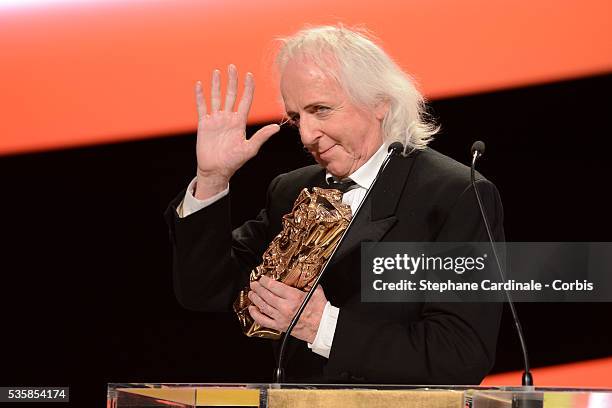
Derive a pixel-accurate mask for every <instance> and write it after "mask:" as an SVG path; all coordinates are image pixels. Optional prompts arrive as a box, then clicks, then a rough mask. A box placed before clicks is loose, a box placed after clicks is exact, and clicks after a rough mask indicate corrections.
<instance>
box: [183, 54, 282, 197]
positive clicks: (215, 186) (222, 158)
mask: <svg viewBox="0 0 612 408" xmlns="http://www.w3.org/2000/svg"><path fill="white" fill-rule="evenodd" d="M227 71H228V81H227V89H226V95H225V100H224V105H223V107H222V106H221V72H220V71H219V70H215V71H214V72H213V74H212V84H211V92H210V94H211V95H210V110H207V106H206V99H205V97H204V91H203V87H202V83H201V82H200V81H198V82H197V83H196V86H195V94H196V103H197V108H198V138H197V143H196V156H197V161H198V170H197V184H196V191H195V197H196V198H197V199H200V200H203V199H206V198H209V197H212V196H213V195H215V194H217V193H219V192H221V191H223V190H224V189H225V187H226V186H227V184H228V182H229V179H230V178H231V177H232V175H233V174H234V173H235V172H236V171H237V170H238V169H239V168H240V167H242V165H244V163H246V162H247V161H248V160H249V159H251V158H252V157H253V156H255V155H256V154H257V152H258V151H259V148H260V147H261V145H262V144H264V143H265V142H266V141H267V140H268V139H269V138H270V136H272V135H273V134H275V133H276V132H278V130H279V126H278V125H275V124H273V125H268V126H264V127H263V128H261V129H259V130H258V131H257V133H255V134H254V135H253V136H252V137H251V138H250V139H249V140H247V138H246V124H247V118H248V114H249V110H250V109H251V103H252V101H253V93H254V91H255V82H254V80H253V74H251V73H250V72H249V73H247V74H246V77H245V81H244V91H243V93H242V98H240V102H239V103H238V109H237V110H236V111H234V105H235V103H236V97H237V90H238V72H237V70H236V67H235V66H234V65H230V66H229V67H228V69H227Z"/></svg>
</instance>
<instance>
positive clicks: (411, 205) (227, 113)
mask: <svg viewBox="0 0 612 408" xmlns="http://www.w3.org/2000/svg"><path fill="white" fill-rule="evenodd" d="M277 65H278V69H279V73H280V78H281V81H280V89H281V93H282V98H283V101H284V104H285V109H286V112H287V117H288V121H290V122H291V123H292V124H294V125H295V126H296V127H297V128H298V129H299V133H300V137H301V140H302V142H303V144H304V147H305V148H306V149H308V151H309V152H310V153H311V154H312V156H313V157H314V159H315V160H316V162H317V164H316V165H313V166H308V167H305V168H301V169H298V170H295V171H293V172H290V173H287V174H283V175H280V176H278V177H276V178H275V179H274V180H273V181H272V183H271V185H270V187H269V189H268V195H267V204H266V207H265V208H264V209H262V210H261V212H260V213H259V215H258V217H257V218H256V219H254V220H252V221H249V222H247V223H245V224H244V225H242V226H241V227H239V228H237V229H236V230H234V231H233V232H232V231H231V228H230V225H231V224H230V215H229V197H228V185H229V181H230V179H231V177H232V175H233V174H234V173H235V172H236V170H238V169H239V168H240V167H241V166H242V165H243V164H244V163H245V162H246V161H247V160H249V159H250V158H252V157H254V156H255V155H256V154H257V152H258V150H259V148H260V146H261V145H262V144H263V143H264V142H265V141H266V140H268V139H269V138H270V137H271V136H272V135H273V134H274V133H276V132H277V131H278V129H279V126H278V125H268V126H265V127H263V128H262V129H260V130H259V131H258V132H257V133H255V134H254V135H253V136H252V137H251V138H250V139H248V140H247V139H246V133H245V128H246V123H247V115H248V112H249V108H250V105H251V101H252V98H253V92H254V80H253V77H252V75H251V74H247V75H246V78H245V82H244V92H243V96H242V98H241V99H240V101H239V103H238V107H237V110H236V111H235V110H234V105H235V101H236V95H237V90H238V85H237V83H238V74H237V70H236V68H235V67H234V66H231V65H230V66H229V68H228V83H227V94H226V95H225V98H224V99H223V98H222V96H221V92H220V82H221V79H220V72H219V71H215V72H214V73H213V77H212V86H211V97H210V105H207V104H206V102H205V98H204V96H203V89H202V85H201V84H200V83H198V84H197V85H196V96H197V105H198V111H199V122H198V136H197V146H196V153H197V164H198V166H197V177H196V178H195V179H194V180H193V181H192V182H191V183H190V184H189V186H188V188H187V190H186V191H185V192H184V193H181V194H180V195H179V197H177V199H176V200H174V201H173V202H172V203H171V204H170V207H169V209H168V212H167V213H166V217H167V220H168V223H169V225H170V229H171V237H172V241H173V246H174V273H175V290H176V294H177V297H178V299H179V300H180V302H181V303H182V304H183V305H184V306H185V307H188V308H191V309H195V310H203V311H213V310H214V311H218V310H230V309H231V305H232V302H233V301H234V299H235V298H236V296H237V294H238V293H239V291H240V289H241V288H242V287H244V286H245V285H247V284H248V282H249V272H250V271H251V270H252V269H253V268H254V267H255V266H257V265H258V264H259V263H260V262H261V256H262V254H263V252H264V251H265V249H266V248H267V246H268V245H269V243H270V242H271V241H272V239H273V238H274V237H275V236H276V235H277V234H278V233H279V232H280V230H281V219H282V216H283V215H284V214H287V213H289V212H291V209H292V205H293V202H294V200H295V199H296V197H297V196H298V194H299V192H300V191H301V190H302V189H303V188H304V187H307V188H310V187H315V186H318V187H326V186H327V182H328V181H329V180H349V179H350V180H351V181H352V182H354V183H355V186H354V188H352V189H351V190H349V191H347V192H346V193H344V195H343V196H342V201H343V202H344V203H346V204H348V205H350V206H351V209H352V210H353V211H355V210H356V208H357V207H358V205H359V204H360V202H361V200H362V199H363V198H364V196H365V192H366V190H367V189H368V188H369V187H370V186H371V185H372V182H373V180H374V178H375V176H376V173H377V172H378V170H379V168H380V166H381V164H382V162H383V160H384V157H385V154H386V146H388V145H389V144H390V143H391V142H393V141H401V142H402V143H404V144H405V145H406V150H407V151H408V152H409V154H407V155H406V157H401V158H397V159H393V160H392V161H391V162H390V163H389V165H388V166H387V167H386V168H385V170H384V172H383V173H382V176H381V178H380V179H379V180H378V181H377V183H376V185H375V186H373V190H372V193H371V195H370V196H369V198H368V199H367V200H366V202H364V203H363V206H362V208H361V210H360V212H359V214H358V220H356V221H355V225H354V227H353V228H352V229H351V231H350V233H349V234H348V235H347V237H346V240H345V242H344V243H343V244H342V245H345V246H346V249H345V250H344V251H343V252H342V255H341V256H339V257H338V259H332V263H331V269H330V270H329V271H328V273H327V274H326V276H325V277H324V278H323V280H322V284H321V287H319V288H318V289H317V290H316V292H315V293H314V295H313V297H312V299H311V301H310V303H309V304H308V306H307V308H306V309H305V312H304V314H303V315H302V317H301V319H300V321H299V322H298V324H297V325H296V327H295V329H294V330H293V332H292V336H293V338H292V342H291V343H290V348H289V355H288V358H289V361H288V365H287V370H286V372H287V376H288V378H289V379H290V380H293V381H302V382H337V383H348V382H369V383H411V384H478V383H479V382H480V381H481V380H482V378H483V377H484V376H485V375H486V373H487V372H488V370H489V369H490V368H491V366H492V364H493V361H494V357H495V346H496V341H497V333H498V328H499V318H500V313H501V306H500V305H499V304H486V305H484V304H471V303H453V304H446V303H433V302H425V303H362V302H361V301H360V272H359V271H360V264H359V261H360V245H359V243H360V242H362V241H390V242H393V241H409V242H421V241H427V242H434V241H440V242H445V241H447V242H458V241H464V242H465V241H486V231H485V228H484V225H483V224H482V222H481V220H480V215H479V212H478V207H477V204H476V201H475V198H474V192H473V191H472V188H471V186H470V181H469V169H468V168H466V167H465V166H463V165H461V164H459V163H457V162H455V161H453V160H452V159H450V158H448V157H445V156H443V155H441V154H439V153H437V152H435V151H433V150H431V149H430V148H428V147H427V143H428V141H429V140H431V137H432V135H433V134H434V133H435V132H436V128H435V127H434V126H432V125H431V124H428V123H427V122H426V121H425V120H424V114H423V107H424V105H423V98H422V97H421V95H420V94H419V93H418V91H417V90H416V89H415V87H414V85H413V84H412V82H411V80H410V78H409V77H408V76H407V75H406V74H405V73H404V72H402V71H401V70H400V69H399V68H398V66H397V65H396V64H395V63H394V62H393V61H392V60H391V59H390V57H389V56H387V54H385V52H384V51H382V50H381V49H380V48H379V47H378V46H377V45H375V44H374V43H373V42H372V41H371V40H369V39H367V38H366V37H365V36H363V35H361V34H359V33H356V32H354V31H351V30H348V29H346V28H341V27H318V28H313V29H307V30H304V31H301V32H299V33H297V34H296V35H295V36H293V37H290V38H288V39H286V40H284V42H283V45H282V47H281V49H280V52H279V54H278V57H277ZM479 190H480V193H481V195H482V196H483V201H484V205H485V207H486V210H487V211H488V213H489V216H490V217H491V222H492V228H493V230H494V235H495V237H496V238H497V239H503V226H502V207H501V202H500V199H499V195H498V193H497V190H496V189H495V187H494V186H493V185H492V184H491V183H490V182H488V181H486V180H485V179H482V178H481V179H479ZM250 288H251V291H250V292H249V294H248V297H249V299H250V300H251V302H252V304H253V305H252V306H250V307H249V313H250V315H251V317H252V318H253V320H254V321H255V322H257V323H259V324H261V325H262V326H264V327H268V328H273V329H278V330H281V331H283V330H285V329H286V328H287V326H288V324H289V321H290V320H291V318H292V316H293V314H294V313H295V311H296V310H297V308H298V307H299V305H300V303H301V301H302V299H303V298H304V296H305V294H304V292H302V291H301V290H298V289H295V288H293V287H290V286H287V285H285V284H283V283H281V282H278V281H275V280H273V279H268V278H266V277H263V278H261V280H260V281H258V282H252V283H251V284H250ZM275 343H276V342H275Z"/></svg>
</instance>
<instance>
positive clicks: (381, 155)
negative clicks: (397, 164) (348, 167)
mask: <svg viewBox="0 0 612 408" xmlns="http://www.w3.org/2000/svg"><path fill="white" fill-rule="evenodd" d="M386 156H387V146H386V144H385V143H383V144H382V145H381V146H380V147H379V148H378V150H377V151H376V153H374V154H373V155H372V157H370V159H369V160H368V161H367V162H365V163H364V164H363V165H362V166H361V167H359V168H358V169H357V170H355V171H354V172H353V173H352V174H350V175H349V178H350V179H351V180H353V181H354V182H355V183H357V185H359V187H361V188H365V189H368V188H370V186H371V185H372V183H373V182H374V179H375V178H376V174H377V173H378V170H379V169H380V166H382V164H383V162H384V161H385V157H386ZM333 177H334V176H333V175H332V174H331V173H330V172H326V173H325V179H326V180H329V179H330V178H333Z"/></svg>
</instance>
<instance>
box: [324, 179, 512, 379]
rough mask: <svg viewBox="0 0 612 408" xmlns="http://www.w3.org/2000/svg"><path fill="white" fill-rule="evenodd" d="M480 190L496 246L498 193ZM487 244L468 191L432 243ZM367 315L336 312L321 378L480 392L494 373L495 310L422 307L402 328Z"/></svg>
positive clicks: (352, 309)
mask: <svg viewBox="0 0 612 408" xmlns="http://www.w3.org/2000/svg"><path fill="white" fill-rule="evenodd" d="M478 188H479V192H480V194H481V197H482V200H483V204H484V207H485V211H486V213H487V215H488V218H489V221H490V224H491V229H492V230H493V234H494V236H495V239H496V240H503V239H504V230H503V210H502V206H501V200H500V198H499V194H498V192H497V189H496V188H495V186H494V185H493V184H491V183H490V182H488V181H486V180H481V181H479V182H478ZM487 240H488V238H487V235H486V230H485V227H484V224H483V223H482V221H481V216H480V212H479V209H478V205H477V202H476V199H475V196H474V191H473V189H472V187H471V186H468V187H467V188H466V189H465V190H464V191H463V193H462V194H460V196H459V197H458V199H457V201H456V203H455V204H454V205H453V206H452V209H451V210H450V212H449V214H448V216H447V218H446V221H445V222H444V223H443V226H442V228H441V230H440V232H439V234H438V236H437V239H436V241H439V242H478V241H487ZM366 307H367V306H365V307H364V304H363V303H361V302H360V301H359V299H358V300H357V301H354V302H351V303H349V304H347V305H345V306H343V307H341V308H340V314H339V317H338V324H337V328H336V333H335V336H334V340H333V345H332V350H331V353H330V358H329V361H328V364H327V366H326V375H327V376H329V377H331V378H336V379H337V381H342V380H346V381H350V382H355V381H357V382H372V381H374V382H387V383H408V384H479V383H480V382H481V381H482V379H483V378H484V376H485V375H486V374H487V373H488V371H489V370H490V369H491V367H492V365H493V362H494V358H495V348H496V343H497V334H498V330H499V322H500V317H501V311H502V304H500V303H435V302H431V303H422V304H421V311H420V316H419V318H418V319H415V320H414V321H406V322H397V321H389V320H385V317H384V316H372V315H371V314H370V315H367V314H366V313H363V312H364V311H365V310H366V309H365V308H366ZM398 307H401V305H400V306H398ZM362 308H363V309H362ZM356 356H359V358H356Z"/></svg>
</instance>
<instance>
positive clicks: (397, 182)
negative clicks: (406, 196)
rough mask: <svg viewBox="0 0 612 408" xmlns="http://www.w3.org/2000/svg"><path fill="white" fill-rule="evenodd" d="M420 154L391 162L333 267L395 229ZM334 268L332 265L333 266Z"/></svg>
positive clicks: (342, 244)
mask: <svg viewBox="0 0 612 408" xmlns="http://www.w3.org/2000/svg"><path fill="white" fill-rule="evenodd" d="M417 155H418V151H414V152H413V153H411V154H409V155H408V157H396V158H393V159H391V161H390V162H389V164H388V165H387V167H386V168H385V170H384V171H383V173H382V174H381V176H380V178H379V179H378V181H377V182H376V184H375V185H374V187H373V190H372V191H371V193H370V196H369V197H368V198H367V200H366V201H365V202H364V204H363V206H362V207H361V209H360V210H359V213H357V215H356V216H355V217H356V218H355V221H353V225H352V226H351V229H350V231H349V233H348V234H347V235H346V236H345V237H344V241H343V242H342V243H341V244H340V247H339V248H338V250H337V251H336V254H335V255H334V258H333V259H332V261H331V264H332V265H333V264H335V263H336V262H338V261H340V260H341V259H342V258H343V257H345V256H346V255H348V254H349V253H351V252H353V251H354V250H355V249H356V248H357V247H359V246H360V245H361V243H362V242H368V241H369V242H378V241H380V240H381V239H382V238H383V237H384V236H385V234H386V233H387V231H389V229H391V227H393V225H395V223H396V222H397V217H396V216H395V213H396V211H397V206H398V204H399V200H400V197H401V196H402V193H403V191H404V187H405V185H406V181H407V179H408V175H409V174H410V171H411V170H412V165H413V163H414V159H415V157H416V156H417ZM330 266H331V265H330Z"/></svg>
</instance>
